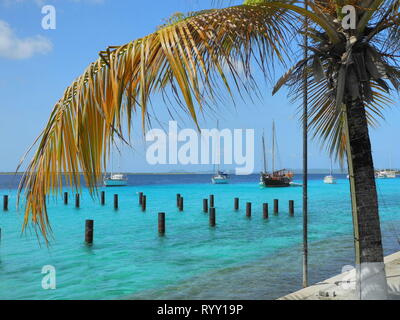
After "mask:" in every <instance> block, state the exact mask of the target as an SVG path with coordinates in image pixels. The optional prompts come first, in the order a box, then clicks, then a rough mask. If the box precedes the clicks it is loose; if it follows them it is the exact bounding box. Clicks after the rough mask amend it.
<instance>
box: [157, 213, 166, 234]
mask: <svg viewBox="0 0 400 320" xmlns="http://www.w3.org/2000/svg"><path fill="white" fill-rule="evenodd" d="M158 234H159V235H160V236H163V235H164V234H165V213H164V212H160V213H159V214H158Z"/></svg>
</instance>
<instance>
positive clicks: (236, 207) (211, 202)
mask: <svg viewBox="0 0 400 320" xmlns="http://www.w3.org/2000/svg"><path fill="white" fill-rule="evenodd" d="M183 200H184V199H183V197H182V196H181V194H179V193H178V194H177V195H176V206H177V207H178V209H179V211H184V206H183ZM208 201H209V202H208ZM100 202H101V205H105V192H104V191H102V192H101V195H100ZM64 204H65V205H67V204H68V192H64ZM139 205H140V206H141V207H142V211H146V206H147V197H146V195H144V194H143V192H139ZM75 207H76V208H79V207H80V195H79V193H77V194H76V195H75ZM213 207H214V195H210V197H209V199H203V212H205V213H208V212H209V209H211V208H213ZM233 207H234V210H235V211H237V210H239V198H234V204H233ZM114 209H116V210H117V209H118V194H114ZM3 210H4V211H7V210H8V195H4V196H3ZM278 212H279V200H278V199H274V214H277V213H278ZM263 213H264V218H268V204H267V203H264V204H263ZM289 214H290V215H291V216H293V215H294V201H293V200H289ZM246 216H248V217H250V216H251V203H250V202H247V203H246Z"/></svg>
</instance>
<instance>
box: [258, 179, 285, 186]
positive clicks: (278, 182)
mask: <svg viewBox="0 0 400 320" xmlns="http://www.w3.org/2000/svg"><path fill="white" fill-rule="evenodd" d="M261 185H262V186H264V187H265V188H286V187H290V180H289V179H270V178H263V179H262V182H261Z"/></svg>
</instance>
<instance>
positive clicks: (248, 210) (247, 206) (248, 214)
mask: <svg viewBox="0 0 400 320" xmlns="http://www.w3.org/2000/svg"><path fill="white" fill-rule="evenodd" d="M246 217H247V218H251V202H247V203H246Z"/></svg>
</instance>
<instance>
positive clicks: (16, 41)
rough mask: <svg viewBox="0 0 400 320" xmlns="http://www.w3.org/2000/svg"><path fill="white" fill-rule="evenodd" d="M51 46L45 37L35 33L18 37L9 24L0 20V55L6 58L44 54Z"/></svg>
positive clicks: (21, 57)
mask: <svg viewBox="0 0 400 320" xmlns="http://www.w3.org/2000/svg"><path fill="white" fill-rule="evenodd" d="M52 48H53V44H52V43H51V42H50V40H48V39H47V38H45V37H43V36H40V35H37V36H34V37H28V38H18V36H17V35H16V34H15V33H14V31H13V30H12V29H11V27H10V25H9V24H8V23H7V22H5V21H3V20H0V57H3V58H8V59H27V58H30V57H32V56H33V55H34V54H46V53H48V52H50V51H51V50H52Z"/></svg>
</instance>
